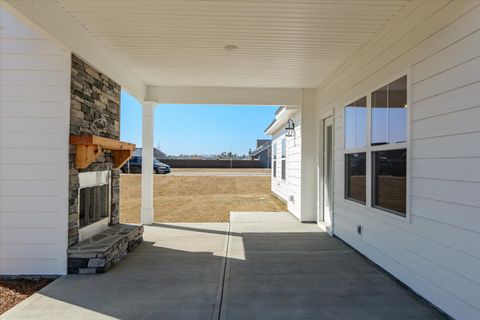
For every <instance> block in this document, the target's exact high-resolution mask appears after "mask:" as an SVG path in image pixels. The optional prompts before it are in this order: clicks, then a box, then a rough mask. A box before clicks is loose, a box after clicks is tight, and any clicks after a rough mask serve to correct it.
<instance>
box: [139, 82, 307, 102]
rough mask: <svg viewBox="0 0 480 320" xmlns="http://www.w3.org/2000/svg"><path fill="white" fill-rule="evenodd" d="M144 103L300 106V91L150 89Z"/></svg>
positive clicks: (278, 89)
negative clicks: (146, 101)
mask: <svg viewBox="0 0 480 320" xmlns="http://www.w3.org/2000/svg"><path fill="white" fill-rule="evenodd" d="M145 100H149V101H156V102H157V103H163V104H219V105H256V106H300V105H301V101H302V92H301V89H292V88H241V87H160V86H147V94H146V97H145Z"/></svg>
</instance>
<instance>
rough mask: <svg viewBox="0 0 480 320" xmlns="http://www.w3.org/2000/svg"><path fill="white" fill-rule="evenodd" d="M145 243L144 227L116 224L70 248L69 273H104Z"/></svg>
mask: <svg viewBox="0 0 480 320" xmlns="http://www.w3.org/2000/svg"><path fill="white" fill-rule="evenodd" d="M142 241H143V225H131V224H116V225H113V226H110V227H108V229H106V230H104V231H102V232H100V233H99V234H97V235H95V236H93V237H92V238H89V239H86V240H83V241H82V242H79V243H77V244H75V245H73V246H71V247H70V248H68V251H67V252H68V273H70V274H93V273H104V272H106V271H107V270H108V269H109V268H110V267H111V266H112V265H113V264H115V263H117V262H118V261H120V260H121V259H122V258H124V257H125V256H126V255H127V254H128V253H129V252H130V251H132V250H133V249H135V248H136V247H137V246H138V245H139V244H140V243H142Z"/></svg>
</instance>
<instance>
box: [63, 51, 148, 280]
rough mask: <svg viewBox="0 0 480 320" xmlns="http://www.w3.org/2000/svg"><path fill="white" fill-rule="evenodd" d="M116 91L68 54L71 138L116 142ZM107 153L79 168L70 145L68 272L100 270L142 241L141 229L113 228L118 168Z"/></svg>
mask: <svg viewBox="0 0 480 320" xmlns="http://www.w3.org/2000/svg"><path fill="white" fill-rule="evenodd" d="M120 89H121V88H120V85H119V84H117V83H115V82H114V81H113V80H111V79H110V78H108V77H107V76H106V75H104V74H102V73H100V72H99V71H97V70H96V69H95V68H94V67H93V66H91V65H89V64H87V63H86V62H85V61H83V60H82V59H81V58H79V57H77V56H76V55H74V54H72V69H71V91H70V93H71V96H70V101H71V105H70V135H71V137H72V136H73V137H78V136H96V137H100V138H107V139H109V140H117V141H119V140H120ZM71 143H72V142H71ZM133 147H134V145H133ZM112 152H115V151H109V150H108V149H107V148H106V149H103V148H101V152H99V155H98V156H97V157H96V158H94V159H95V160H94V161H93V162H92V163H89V164H88V165H87V166H84V167H82V166H80V168H82V169H79V166H77V165H76V153H77V148H76V145H73V144H70V149H69V165H70V169H69V170H70V172H69V177H70V183H69V213H68V217H69V219H68V221H69V222H68V223H69V225H68V246H69V248H68V272H69V273H100V272H105V271H106V270H107V269H108V268H109V267H110V266H111V265H113V264H114V263H116V262H117V261H119V260H121V259H122V258H123V257H124V256H125V255H126V254H127V253H128V252H129V251H131V250H133V249H134V248H135V247H136V246H137V245H138V244H139V243H141V242H142V239H143V238H142V234H143V227H142V226H133V225H122V224H119V220H120V219H119V203H120V197H119V191H120V170H119V169H115V154H114V153H112Z"/></svg>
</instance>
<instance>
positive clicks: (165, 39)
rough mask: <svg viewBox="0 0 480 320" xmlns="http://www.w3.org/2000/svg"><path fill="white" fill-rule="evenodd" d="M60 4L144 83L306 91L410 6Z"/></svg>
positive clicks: (195, 1)
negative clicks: (280, 88)
mask: <svg viewBox="0 0 480 320" xmlns="http://www.w3.org/2000/svg"><path fill="white" fill-rule="evenodd" d="M58 2H59V3H60V5H62V6H63V8H64V9H65V10H66V11H67V12H68V13H69V14H71V15H72V16H73V17H74V18H75V19H76V20H77V21H78V22H79V23H81V24H82V25H83V26H84V27H85V28H86V29H87V30H88V31H89V32H90V33H91V34H92V35H93V36H94V37H95V38H96V39H97V40H98V41H100V42H101V43H102V44H103V45H104V46H106V47H107V48H108V49H109V50H110V51H111V52H112V53H113V54H114V55H115V56H116V57H117V58H118V59H120V61H123V62H124V63H126V64H127V66H128V67H129V68H130V69H131V70H132V71H133V72H134V73H135V74H136V75H138V76H139V77H140V78H142V79H143V80H144V81H145V82H146V83H147V84H150V85H156V86H204V87H205V86H223V87H283V88H285V87H287V88H311V87H315V86H317V85H318V84H319V83H320V82H322V81H323V80H325V78H326V76H327V75H329V73H331V72H332V71H333V70H334V69H335V68H337V67H338V66H339V65H340V64H341V63H342V62H343V61H345V59H346V58H347V57H348V56H349V55H351V54H352V53H353V52H354V51H356V50H357V49H359V48H360V47H361V46H362V45H363V44H365V43H366V42H367V41H368V40H369V39H370V38H371V37H372V36H373V35H374V34H375V33H376V32H378V31H379V30H380V29H381V28H382V27H383V26H384V25H385V24H386V23H387V22H388V21H389V20H390V19H391V18H392V17H393V16H395V15H396V14H397V13H398V12H399V11H400V10H401V9H402V8H403V7H404V6H405V5H406V4H407V3H408V0H381V1H379V0H302V1H298V0H297V1H295V0H269V1H260V0H259V1H255V0H236V1H235V0H120V1H119V0H82V1H78V0H58ZM229 46H230V47H229ZM227 49H228V50H227Z"/></svg>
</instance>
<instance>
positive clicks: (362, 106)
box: [355, 97, 367, 149]
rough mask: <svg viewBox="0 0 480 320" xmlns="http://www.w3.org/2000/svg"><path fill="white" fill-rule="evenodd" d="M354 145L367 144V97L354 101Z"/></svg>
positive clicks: (363, 145) (364, 145) (363, 146)
mask: <svg viewBox="0 0 480 320" xmlns="http://www.w3.org/2000/svg"><path fill="white" fill-rule="evenodd" d="M355 141H356V143H355V147H356V148H357V149H358V148H365V147H366V146H367V97H363V98H362V99H360V100H357V101H355Z"/></svg>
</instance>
